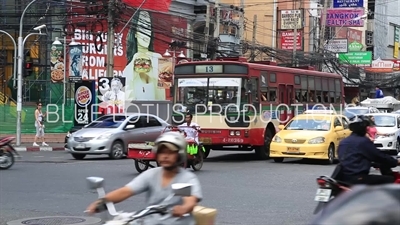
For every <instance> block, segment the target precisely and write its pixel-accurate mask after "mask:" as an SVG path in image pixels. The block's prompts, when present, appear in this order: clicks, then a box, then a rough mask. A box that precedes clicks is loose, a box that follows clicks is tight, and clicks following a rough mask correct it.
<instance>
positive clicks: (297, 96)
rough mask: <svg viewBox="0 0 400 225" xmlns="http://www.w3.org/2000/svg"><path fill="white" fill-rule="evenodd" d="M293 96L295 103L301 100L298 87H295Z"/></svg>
mask: <svg viewBox="0 0 400 225" xmlns="http://www.w3.org/2000/svg"><path fill="white" fill-rule="evenodd" d="M294 98H295V100H296V101H295V102H296V103H298V102H301V99H302V95H301V90H299V89H296V90H295V96H294Z"/></svg>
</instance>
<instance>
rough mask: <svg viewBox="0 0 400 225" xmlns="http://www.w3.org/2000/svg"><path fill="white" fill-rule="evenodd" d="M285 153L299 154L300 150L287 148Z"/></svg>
mask: <svg viewBox="0 0 400 225" xmlns="http://www.w3.org/2000/svg"><path fill="white" fill-rule="evenodd" d="M287 152H290V153H299V152H300V148H293V147H288V148H287Z"/></svg>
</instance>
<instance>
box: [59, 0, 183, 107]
mask: <svg viewBox="0 0 400 225" xmlns="http://www.w3.org/2000/svg"><path fill="white" fill-rule="evenodd" d="M125 2H126V3H128V4H131V5H132V6H133V7H135V6H136V7H137V4H138V3H137V1H128V0H126V1H125ZM152 2H153V3H152ZM167 2H168V1H166V2H165V3H163V4H158V5H159V6H155V4H154V0H149V1H146V3H145V4H144V6H143V7H144V8H143V7H142V9H143V10H140V11H138V12H136V13H135V10H133V9H130V8H127V9H125V10H127V12H124V13H123V14H122V15H121V17H122V18H120V19H121V20H122V21H128V20H129V19H130V17H131V16H132V15H133V14H134V13H135V14H134V15H135V16H134V18H133V19H132V20H131V22H130V23H129V24H128V25H127V26H126V28H125V29H122V28H123V27H124V25H125V22H120V23H118V25H117V27H116V28H115V32H116V33H115V46H114V56H113V57H114V72H113V74H112V75H111V76H117V77H124V78H125V82H126V86H125V93H126V95H125V96H126V99H125V100H126V101H147V100H169V99H170V97H169V87H170V84H169V83H170V81H169V80H168V79H165V77H166V76H165V74H171V73H172V69H173V65H172V60H171V58H163V56H162V54H163V53H165V51H166V49H168V48H169V43H171V42H172V40H176V41H185V40H187V31H186V29H187V20H186V19H185V18H182V17H178V16H173V15H169V14H165V13H160V12H155V11H152V10H158V11H164V12H165V11H168V10H169V5H170V3H168V4H167ZM169 2H170V1H169ZM73 4H74V7H71V10H72V13H71V14H72V15H71V16H70V17H68V18H67V25H66V26H65V30H66V33H67V39H71V38H74V40H75V42H77V43H78V44H79V45H81V46H82V59H81V60H82V62H81V64H82V72H81V77H82V80H93V81H95V82H96V84H97V82H98V79H99V77H105V76H107V74H106V66H107V65H106V62H107V47H108V46H107V45H106V43H107V20H106V19H104V20H99V19H98V18H96V16H91V15H87V13H85V4H84V3H73ZM166 6H168V7H166ZM160 7H161V8H160ZM148 9H150V10H148ZM74 14H75V15H74ZM176 50H177V51H181V50H182V51H185V50H186V49H176ZM67 74H69V73H67ZM167 78H168V77H167ZM168 82H169V83H168ZM143 89H145V93H146V95H143V94H142V93H143Z"/></svg>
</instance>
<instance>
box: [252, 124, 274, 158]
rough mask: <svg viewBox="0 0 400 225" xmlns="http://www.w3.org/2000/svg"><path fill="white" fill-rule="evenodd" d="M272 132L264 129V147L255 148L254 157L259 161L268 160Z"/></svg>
mask: <svg viewBox="0 0 400 225" xmlns="http://www.w3.org/2000/svg"><path fill="white" fill-rule="evenodd" d="M272 136H273V135H272V132H271V131H270V130H269V129H268V128H266V131H265V135H264V145H263V146H257V147H255V149H254V150H255V152H256V155H257V157H258V158H259V159H261V160H266V159H269V150H270V146H271V140H272Z"/></svg>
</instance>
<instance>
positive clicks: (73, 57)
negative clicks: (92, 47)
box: [68, 45, 83, 82]
mask: <svg viewBox="0 0 400 225" xmlns="http://www.w3.org/2000/svg"><path fill="white" fill-rule="evenodd" d="M82 56H83V51H82V45H70V46H69V61H68V62H69V81H70V82H80V81H81V80H82Z"/></svg>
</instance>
